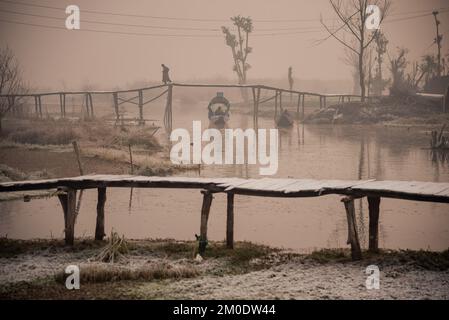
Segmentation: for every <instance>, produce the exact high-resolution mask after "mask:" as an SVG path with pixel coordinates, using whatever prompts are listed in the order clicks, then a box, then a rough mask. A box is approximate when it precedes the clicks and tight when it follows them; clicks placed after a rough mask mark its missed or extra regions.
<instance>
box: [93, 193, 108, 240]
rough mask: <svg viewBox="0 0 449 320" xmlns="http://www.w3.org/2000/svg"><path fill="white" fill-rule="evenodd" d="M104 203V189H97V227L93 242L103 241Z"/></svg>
mask: <svg viewBox="0 0 449 320" xmlns="http://www.w3.org/2000/svg"><path fill="white" fill-rule="evenodd" d="M105 203H106V188H98V202H97V225H96V227H95V240H103V238H104V236H105V235H106V234H105V233H104V205H105Z"/></svg>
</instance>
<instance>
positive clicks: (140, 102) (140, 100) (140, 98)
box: [138, 90, 144, 124]
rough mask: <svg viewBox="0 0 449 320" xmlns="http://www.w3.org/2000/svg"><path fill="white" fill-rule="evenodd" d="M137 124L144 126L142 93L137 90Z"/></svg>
mask: <svg viewBox="0 0 449 320" xmlns="http://www.w3.org/2000/svg"><path fill="white" fill-rule="evenodd" d="M138 92H139V124H144V121H143V92H142V90H139V91H138Z"/></svg>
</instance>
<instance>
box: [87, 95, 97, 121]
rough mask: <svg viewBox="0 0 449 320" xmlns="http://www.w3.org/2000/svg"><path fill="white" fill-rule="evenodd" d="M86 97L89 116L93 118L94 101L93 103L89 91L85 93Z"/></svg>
mask: <svg viewBox="0 0 449 320" xmlns="http://www.w3.org/2000/svg"><path fill="white" fill-rule="evenodd" d="M87 97H88V98H89V105H90V117H91V118H92V119H93V118H94V117H95V115H94V103H93V100H92V94H91V93H90V92H89V93H88V94H87Z"/></svg>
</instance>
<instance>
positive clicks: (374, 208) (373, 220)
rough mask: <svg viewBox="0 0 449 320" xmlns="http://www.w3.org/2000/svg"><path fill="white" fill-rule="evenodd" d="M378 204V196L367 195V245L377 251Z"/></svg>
mask: <svg viewBox="0 0 449 320" xmlns="http://www.w3.org/2000/svg"><path fill="white" fill-rule="evenodd" d="M379 206H380V197H368V210H369V246H368V249H369V251H371V252H377V251H379Z"/></svg>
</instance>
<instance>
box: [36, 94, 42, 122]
mask: <svg viewBox="0 0 449 320" xmlns="http://www.w3.org/2000/svg"><path fill="white" fill-rule="evenodd" d="M37 101H38V106H39V117H41V118H42V100H41V96H40V95H38V96H37Z"/></svg>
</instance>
